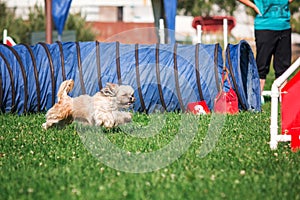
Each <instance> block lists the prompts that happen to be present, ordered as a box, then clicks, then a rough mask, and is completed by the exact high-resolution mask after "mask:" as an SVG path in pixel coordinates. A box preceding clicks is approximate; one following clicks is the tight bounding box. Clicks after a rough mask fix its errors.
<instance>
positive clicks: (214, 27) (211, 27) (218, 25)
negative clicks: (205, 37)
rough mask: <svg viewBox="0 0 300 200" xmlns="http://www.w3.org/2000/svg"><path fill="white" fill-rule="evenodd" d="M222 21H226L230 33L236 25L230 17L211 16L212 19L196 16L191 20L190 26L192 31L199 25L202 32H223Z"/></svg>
mask: <svg viewBox="0 0 300 200" xmlns="http://www.w3.org/2000/svg"><path fill="white" fill-rule="evenodd" d="M224 19H227V22H228V29H229V30H230V31H231V30H232V29H233V28H234V27H235V25H236V20H235V18H234V17H232V16H213V17H201V16H197V17H195V18H194V19H193V22H192V26H193V28H194V29H197V25H201V26H202V31H207V32H218V31H223V20H224Z"/></svg>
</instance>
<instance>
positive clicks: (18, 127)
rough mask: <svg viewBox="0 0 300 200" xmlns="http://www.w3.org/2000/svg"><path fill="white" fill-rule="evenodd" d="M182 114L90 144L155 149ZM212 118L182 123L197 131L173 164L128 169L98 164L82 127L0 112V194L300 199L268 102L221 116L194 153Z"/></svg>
mask: <svg viewBox="0 0 300 200" xmlns="http://www.w3.org/2000/svg"><path fill="white" fill-rule="evenodd" d="M184 117H186V115H184V114H178V113H166V114H165V115H164V118H163V119H157V120H158V121H161V124H162V127H161V129H160V130H158V132H159V133H158V134H156V135H153V137H147V138H141V137H133V135H131V134H130V133H129V132H130V130H132V127H131V128H128V129H122V128H120V129H115V130H110V131H103V130H102V129H101V131H100V132H99V133H98V135H94V137H95V141H94V143H95V144H94V145H95V146H97V145H98V146H101V145H102V143H101V141H97V139H99V138H100V139H101V138H102V139H103V138H106V139H108V140H109V141H110V142H111V143H112V144H114V145H115V146H117V147H118V148H121V149H124V150H125V151H126V152H128V156H129V157H130V155H131V154H130V153H132V154H133V153H135V152H138V154H145V153H149V152H154V153H155V152H156V151H158V150H159V149H161V148H163V147H164V146H166V145H168V144H169V143H171V141H173V140H175V139H176V136H177V135H178V131H179V129H180V127H181V125H180V123H181V121H182V119H183V118H184ZM212 118H213V116H212V115H208V116H200V118H198V119H197V121H196V123H195V124H196V126H194V125H195V124H189V123H185V124H184V128H185V129H187V130H189V127H190V126H194V128H196V130H197V131H196V132H188V131H187V132H186V134H187V135H185V136H184V137H182V136H181V137H182V138H180V137H179V139H180V140H184V139H185V138H188V137H189V135H188V134H194V136H193V138H192V141H191V143H190V144H189V145H188V148H187V150H186V151H185V152H184V153H183V154H182V155H181V156H179V157H178V158H177V159H175V160H174V162H171V163H170V164H168V165H166V166H165V167H162V168H158V169H157V170H152V171H150V172H145V173H132V172H125V171H124V170H117V169H115V168H111V167H108V165H109V164H108V162H107V161H105V162H102V160H101V159H99V158H100V157H97V156H95V152H92V151H91V150H90V149H88V148H87V146H86V145H84V142H83V140H82V136H83V135H84V134H85V132H84V131H82V130H84V129H80V128H77V126H76V125H74V124H73V125H71V126H68V127H67V128H65V129H56V128H55V129H51V130H48V131H44V130H42V128H41V124H42V123H43V122H44V114H31V115H23V116H16V115H12V114H5V115H0V122H1V124H0V126H1V129H0V171H1V174H0V184H1V185H0V199H5V200H7V199H14V200H15V199H66V200H67V199H300V193H299V191H300V184H299V183H300V176H299V174H300V162H299V158H300V157H299V156H300V153H299V152H297V153H292V152H291V150H290V148H289V143H280V144H279V146H278V149H277V150H275V151H272V150H270V148H269V144H268V142H269V126H270V122H269V121H270V102H267V103H266V104H265V105H264V106H263V111H262V112H261V113H250V112H243V113H240V114H238V115H234V116H226V117H225V118H224V121H223V123H221V126H220V127H219V130H218V131H219V135H217V137H218V140H217V142H216V144H215V146H214V147H212V148H211V151H210V152H209V153H208V154H207V155H205V156H200V155H202V154H203V152H201V151H202V150H203V149H202V148H201V147H203V146H202V145H203V144H204V143H205V142H204V141H205V137H206V136H207V134H208V132H209V131H208V130H209V129H210V127H212V126H213V125H214V124H217V122H215V121H213V120H212ZM134 123H135V124H138V125H139V127H146V126H148V125H147V124H148V123H149V117H148V116H146V115H142V114H135V116H134ZM141 130H142V132H144V133H143V134H147V133H146V131H143V129H141ZM216 131H217V130H216ZM133 132H135V133H137V132H136V131H135V130H133ZM82 133H84V134H82ZM144 136H147V135H144ZM99 144H101V145H99ZM182 146H183V145H182ZM182 146H180V145H179V146H178V148H175V149H173V150H174V151H177V150H178V151H179V150H180V148H181V147H182ZM100 148H102V146H101V147H100ZM106 148H107V147H106V146H105V145H104V146H103V149H104V150H105V151H106V152H110V149H106ZM110 156H111V157H110V158H111V160H112V161H113V160H118V159H120V161H121V160H122V159H123V160H124V158H123V157H118V156H119V155H118V154H114V153H113V152H111V154H110ZM171 156H172V155H171ZM125 157H126V156H125ZM161 159H167V158H161ZM125 160H126V158H125ZM157 162H158V163H159V161H157ZM145 163H146V164H147V160H145ZM145 163H132V162H131V163H130V162H129V163H128V165H126V166H123V167H124V169H127V171H130V170H131V169H133V171H134V170H135V171H136V172H138V171H139V169H136V167H139V166H141V169H142V168H143V167H144V168H145V167H146V168H147V166H145V165H143V164H145ZM150 165H151V163H150Z"/></svg>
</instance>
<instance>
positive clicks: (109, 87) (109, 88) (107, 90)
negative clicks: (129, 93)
mask: <svg viewBox="0 0 300 200" xmlns="http://www.w3.org/2000/svg"><path fill="white" fill-rule="evenodd" d="M117 88H118V85H117V84H113V83H107V84H106V86H105V87H104V88H102V90H101V92H102V94H104V95H105V96H108V97H114V96H116V89H117Z"/></svg>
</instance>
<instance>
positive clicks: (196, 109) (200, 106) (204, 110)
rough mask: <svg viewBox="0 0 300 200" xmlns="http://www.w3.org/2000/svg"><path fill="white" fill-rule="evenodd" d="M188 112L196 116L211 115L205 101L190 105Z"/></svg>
mask: <svg viewBox="0 0 300 200" xmlns="http://www.w3.org/2000/svg"><path fill="white" fill-rule="evenodd" d="M186 110H187V111H188V112H191V113H193V114H195V115H202V114H204V115H205V114H209V113H210V111H209V108H208V106H207V104H206V102H205V101H197V102H191V103H188V105H187V109H186Z"/></svg>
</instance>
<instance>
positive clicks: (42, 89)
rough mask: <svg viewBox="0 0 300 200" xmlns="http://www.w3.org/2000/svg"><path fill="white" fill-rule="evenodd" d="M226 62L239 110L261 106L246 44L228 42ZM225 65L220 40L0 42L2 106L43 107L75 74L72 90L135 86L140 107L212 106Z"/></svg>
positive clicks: (11, 108)
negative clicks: (201, 103) (202, 103)
mask: <svg viewBox="0 0 300 200" xmlns="http://www.w3.org/2000/svg"><path fill="white" fill-rule="evenodd" d="M225 63H226V67H227V68H228V69H229V70H230V75H231V76H230V77H231V79H232V81H233V83H234V88H235V89H236V92H237V93H238V97H239V107H240V110H254V111H260V109H261V108H260V91H259V90H260V89H259V78H258V73H257V69H256V64H255V60H254V57H253V53H252V51H251V48H250V46H249V45H248V43H247V42H245V41H241V42H240V43H239V44H236V45H228V47H227V58H226V61H225ZM223 66H224V64H223V58H222V49H221V47H220V46H219V44H197V45H180V44H153V45H142V44H120V43H119V42H112V43H99V42H67V43H60V42H56V43H53V44H51V45H49V44H45V43H38V44H36V45H34V46H28V45H25V44H18V45H16V46H14V47H9V46H6V45H3V44H1V45H0V108H1V112H2V113H7V112H17V113H18V114H22V113H27V112H40V111H46V110H47V109H49V108H51V107H52V106H53V105H54V103H55V102H56V100H57V99H56V93H57V90H58V88H59V86H60V84H61V82H62V81H64V80H66V79H73V80H74V81H75V87H74V89H73V91H72V92H71V93H70V96H73V97H75V96H79V95H81V94H89V95H93V94H95V93H96V92H98V91H99V90H100V89H101V88H102V87H104V86H105V85H106V83H107V82H112V83H118V84H126V85H131V86H132V87H133V88H134V90H135V97H136V99H137V100H136V102H135V103H134V105H133V109H134V110H135V111H137V112H146V113H152V112H154V111H155V110H160V111H183V112H184V111H185V109H186V107H187V104H188V103H189V102H195V101H200V100H205V101H206V103H207V104H208V107H209V108H210V109H213V106H214V98H215V96H216V95H217V93H218V90H219V82H220V77H221V73H222V69H223Z"/></svg>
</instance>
